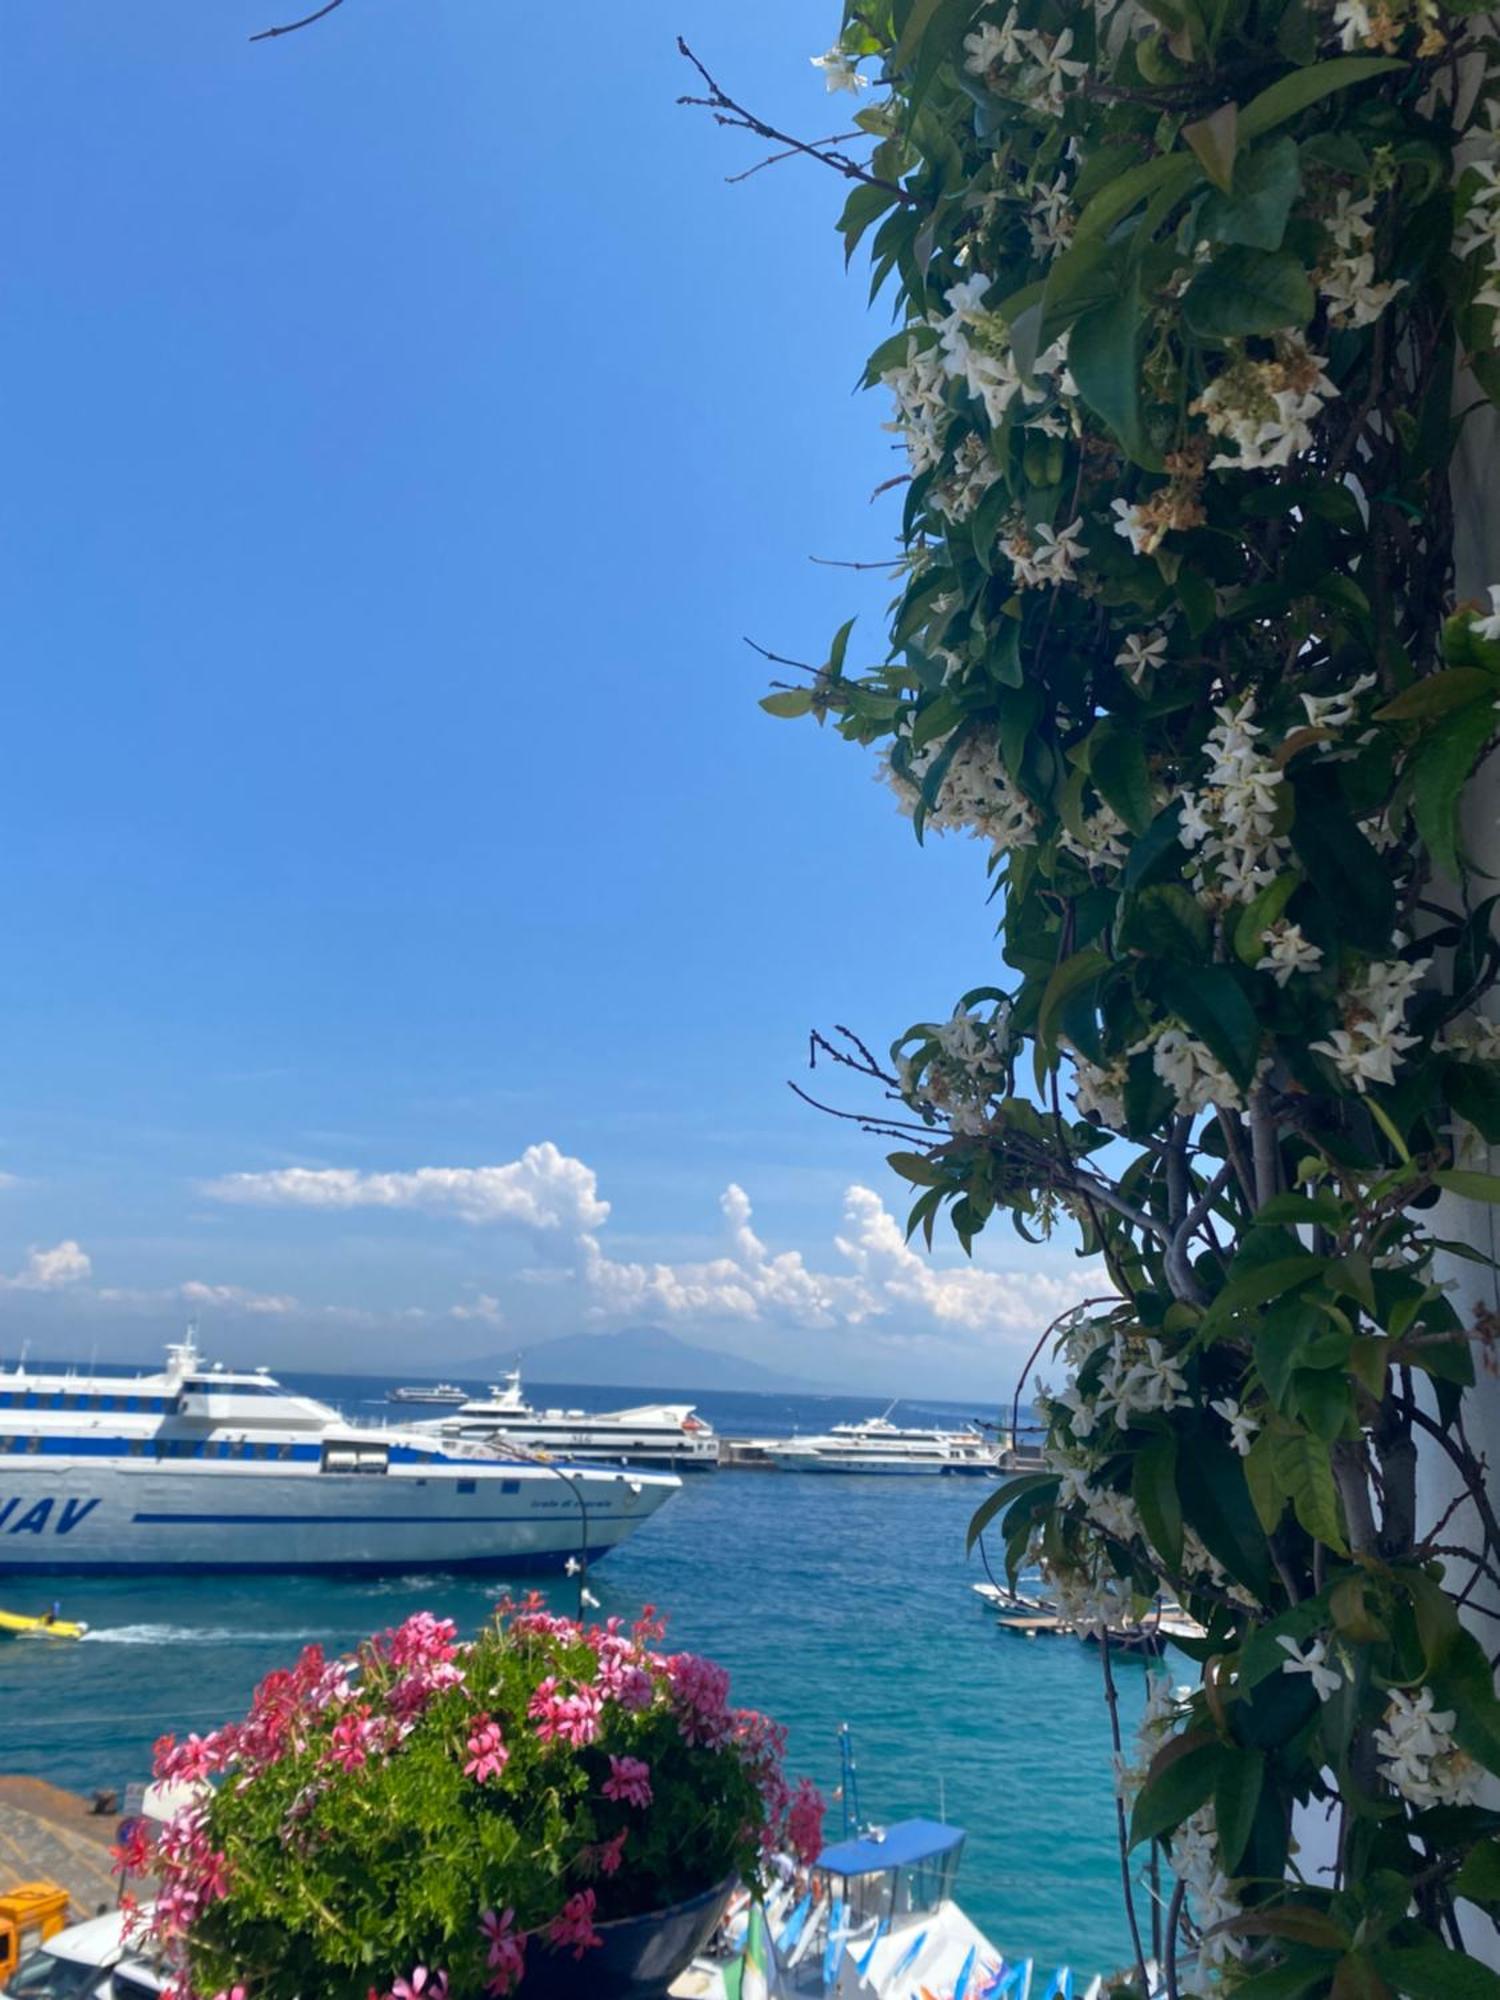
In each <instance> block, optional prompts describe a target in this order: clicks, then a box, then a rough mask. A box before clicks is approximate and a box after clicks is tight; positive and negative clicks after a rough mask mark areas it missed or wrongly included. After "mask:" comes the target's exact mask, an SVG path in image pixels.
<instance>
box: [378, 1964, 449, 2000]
mask: <svg viewBox="0 0 1500 2000" xmlns="http://www.w3.org/2000/svg"><path fill="white" fill-rule="evenodd" d="M391 2000H448V1975H447V1973H446V1972H429V1971H428V1969H427V1967H426V1966H425V1965H419V1966H417V1967H415V1969H414V1970H413V1972H412V1975H411V1978H410V1979H398V1980H397V1981H396V1983H395V1985H394V1986H393V1987H392V1988H391Z"/></svg>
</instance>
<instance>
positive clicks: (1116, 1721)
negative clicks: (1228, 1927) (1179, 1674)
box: [1099, 1624, 1151, 2000]
mask: <svg viewBox="0 0 1500 2000" xmlns="http://www.w3.org/2000/svg"><path fill="white" fill-rule="evenodd" d="M1099 1658H1100V1659H1101V1661H1102V1662H1103V1663H1104V1699H1105V1702H1106V1704H1107V1705H1108V1708H1109V1734H1110V1740H1111V1742H1112V1743H1113V1745H1114V1752H1115V1757H1116V1759H1120V1758H1123V1756H1124V1754H1125V1748H1124V1744H1123V1742H1122V1741H1121V1737H1120V1696H1119V1692H1118V1690H1117V1689H1116V1687H1115V1675H1114V1669H1113V1667H1112V1666H1111V1665H1110V1659H1109V1628H1108V1627H1107V1626H1106V1625H1102V1624H1101V1625H1100V1627H1099ZM1115 1826H1116V1831H1117V1832H1118V1835H1119V1842H1120V1883H1121V1887H1122V1888H1123V1889H1124V1892H1125V1918H1126V1921H1127V1922H1128V1923H1129V1925H1130V1939H1131V1943H1132V1944H1133V1945H1134V1946H1135V1969H1136V1972H1137V1973H1138V1974H1139V1976H1140V1982H1141V2000H1146V1996H1147V1994H1148V1993H1149V1992H1150V1990H1151V1988H1150V1981H1149V1980H1148V1979H1147V1977H1146V1948H1145V1946H1144V1945H1143V1944H1142V1942H1141V1927H1140V1923H1139V1921H1138V1920H1137V1918H1136V1914H1135V1890H1134V1887H1133V1885H1132V1883H1131V1880H1130V1827H1129V1825H1128V1823H1127V1821H1126V1818H1125V1801H1124V1800H1123V1799H1122V1798H1121V1797H1120V1794H1119V1790H1118V1788H1117V1789H1116V1791H1115Z"/></svg>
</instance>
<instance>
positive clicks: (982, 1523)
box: [964, 1472, 1059, 1555]
mask: <svg viewBox="0 0 1500 2000" xmlns="http://www.w3.org/2000/svg"><path fill="white" fill-rule="evenodd" d="M1058 1483H1059V1482H1058V1480H1057V1478H1056V1476H1055V1474H1053V1473H1049V1472H1027V1473H1024V1474H1023V1475H1022V1476H1021V1477H1020V1478H1019V1479H1007V1480H1006V1481H1005V1483H1004V1485H1003V1486H997V1487H996V1488H995V1490H994V1492H993V1493H986V1495H985V1496H984V1498H983V1500H981V1501H980V1503H979V1505H978V1506H977V1507H976V1508H975V1509H974V1512H973V1514H972V1515H971V1516H970V1518H969V1529H968V1534H967V1536H966V1537H965V1540H964V1552H965V1554H966V1555H972V1554H973V1553H974V1544H975V1543H976V1542H977V1541H978V1540H979V1537H980V1536H981V1535H982V1534H983V1533H984V1531H985V1529H986V1528H987V1527H988V1526H989V1525H990V1523H991V1521H993V1520H994V1518H995V1516H996V1515H997V1514H999V1513H1002V1512H1003V1511H1004V1509H1005V1508H1007V1507H1009V1506H1010V1504H1011V1502H1012V1501H1014V1500H1020V1499H1024V1498H1025V1496H1026V1495H1027V1494H1028V1493H1035V1492H1037V1491H1039V1490H1040V1488H1042V1487H1044V1486H1050V1487H1051V1489H1052V1491H1053V1492H1054V1493H1055V1492H1056V1491H1057V1488H1058Z"/></svg>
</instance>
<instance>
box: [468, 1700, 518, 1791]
mask: <svg viewBox="0 0 1500 2000" xmlns="http://www.w3.org/2000/svg"><path fill="white" fill-rule="evenodd" d="M509 1758H510V1752H509V1751H508V1750H507V1749H506V1747H505V1742H504V1739H503V1738H502V1736H501V1734H500V1725H499V1723H498V1722H494V1721H492V1720H491V1719H490V1717H489V1716H487V1715H476V1716H475V1717H474V1720H473V1722H472V1723H471V1724H470V1725H469V1761H468V1763H467V1764H465V1765H464V1776H465V1777H466V1778H472V1779H473V1780H474V1782H475V1783H476V1784H478V1785H482V1784H484V1783H485V1782H486V1781H487V1780H488V1779H490V1778H498V1777H499V1775H500V1773H501V1772H502V1771H503V1770H504V1769H505V1766H506V1764H507V1762H508V1761H509Z"/></svg>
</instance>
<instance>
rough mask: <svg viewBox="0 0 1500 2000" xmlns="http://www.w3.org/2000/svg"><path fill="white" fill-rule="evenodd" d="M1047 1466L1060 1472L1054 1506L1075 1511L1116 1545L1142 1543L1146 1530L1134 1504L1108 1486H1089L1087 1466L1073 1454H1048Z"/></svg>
mask: <svg viewBox="0 0 1500 2000" xmlns="http://www.w3.org/2000/svg"><path fill="white" fill-rule="evenodd" d="M1048 1466H1049V1468H1050V1469H1052V1470H1056V1471H1060V1472H1061V1474H1062V1478H1061V1480H1060V1482H1059V1484H1058V1489H1057V1502H1058V1505H1059V1506H1060V1507H1078V1508H1081V1509H1082V1511H1083V1512H1084V1513H1085V1514H1086V1515H1087V1516H1088V1518H1089V1520H1090V1522H1092V1524H1093V1525H1094V1526H1095V1527H1096V1528H1099V1529H1101V1530H1102V1531H1103V1532H1104V1533H1105V1534H1106V1535H1111V1536H1113V1537H1114V1539H1115V1540H1116V1541H1119V1542H1133V1541H1137V1540H1139V1541H1144V1540H1145V1529H1144V1528H1143V1526H1142V1524H1141V1517H1140V1514H1139V1512H1138V1511H1137V1509H1136V1504H1135V1502H1134V1501H1133V1500H1132V1499H1131V1498H1130V1496H1129V1494H1128V1493H1116V1492H1115V1491H1114V1490H1113V1488H1111V1487H1107V1486H1092V1485H1090V1483H1089V1471H1090V1467H1089V1465H1088V1464H1087V1463H1086V1462H1084V1461H1080V1460H1079V1459H1078V1458H1077V1457H1076V1455H1074V1454H1072V1453H1068V1454H1058V1453H1049V1454H1048Z"/></svg>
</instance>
